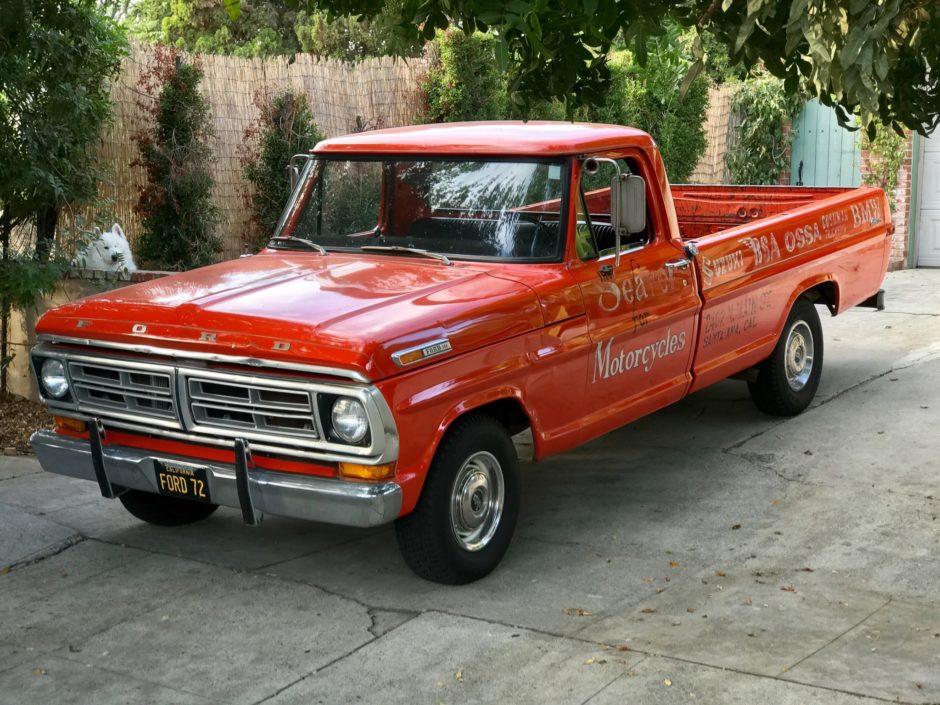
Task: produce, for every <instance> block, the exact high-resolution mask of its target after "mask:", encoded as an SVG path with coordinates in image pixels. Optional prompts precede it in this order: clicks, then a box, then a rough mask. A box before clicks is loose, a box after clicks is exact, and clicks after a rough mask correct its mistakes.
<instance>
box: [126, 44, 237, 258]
mask: <svg viewBox="0 0 940 705" xmlns="http://www.w3.org/2000/svg"><path fill="white" fill-rule="evenodd" d="M201 80H202V69H200V68H199V66H198V64H191V63H185V62H184V61H183V60H182V59H181V57H180V55H179V54H178V53H176V52H175V51H173V50H168V49H161V48H159V47H158V48H157V52H156V56H155V61H154V67H153V68H152V69H151V70H150V71H148V72H147V73H145V74H144V75H143V76H141V78H140V86H141V88H142V89H143V92H144V93H145V94H146V95H148V96H150V97H151V98H153V101H152V102H151V103H150V104H146V103H142V107H144V109H145V110H147V111H148V112H149V113H150V116H151V119H152V121H153V124H152V126H151V127H149V128H145V129H142V130H140V131H139V132H137V133H136V134H135V135H134V136H133V139H134V141H135V142H136V143H137V147H138V149H139V150H140V160H139V161H138V162H137V163H138V164H140V165H142V166H143V167H144V169H146V171H147V185H146V186H144V187H142V188H141V189H140V197H139V199H138V202H137V206H136V208H135V210H136V211H137V213H139V214H140V216H141V218H142V220H143V233H142V234H141V236H140V239H139V240H138V243H137V254H138V259H139V261H140V262H141V263H142V264H143V265H144V266H145V267H150V268H154V269H167V270H180V269H188V268H190V267H199V266H202V265H205V264H210V263H212V262H213V261H214V260H215V255H216V253H217V252H218V251H219V249H221V241H220V240H219V238H218V237H217V236H216V234H215V227H216V225H217V223H218V220H219V214H218V209H217V208H216V207H215V206H214V205H213V204H212V196H211V192H212V174H211V173H210V172H209V164H210V163H211V161H212V150H211V149H210V148H209V145H208V140H209V138H210V137H211V135H212V130H211V126H210V123H209V104H208V103H207V102H206V99H205V98H204V97H203V96H202V94H201V93H200V92H199V82H200V81H201Z"/></svg>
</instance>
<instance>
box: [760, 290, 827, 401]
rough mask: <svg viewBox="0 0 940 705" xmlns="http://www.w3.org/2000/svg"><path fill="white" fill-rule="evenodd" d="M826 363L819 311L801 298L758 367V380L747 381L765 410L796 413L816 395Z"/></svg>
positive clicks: (794, 305)
mask: <svg viewBox="0 0 940 705" xmlns="http://www.w3.org/2000/svg"><path fill="white" fill-rule="evenodd" d="M822 366H823V333H822V325H820V323H819V313H817V311H816V307H815V306H814V305H813V304H812V303H811V302H810V301H808V300H807V299H797V301H796V303H795V304H793V308H792V310H791V311H790V315H789V316H788V317H787V322H786V324H785V325H784V326H783V331H782V332H781V333H780V339H779V340H778V341H777V346H776V347H775V348H774V351H773V353H772V354H771V356H770V357H769V358H767V359H766V360H765V361H764V362H763V363H762V364H761V366H760V367H759V368H758V374H757V381H756V382H749V383H748V385H747V388H748V391H749V392H750V393H751V399H753V400H754V403H755V404H756V405H757V408H758V409H760V410H761V411H763V412H764V413H765V414H772V415H773V416H796V415H797V414H799V413H800V412H801V411H803V410H804V409H806V407H808V406H809V405H810V403H811V402H812V401H813V398H814V397H815V396H816V389H817V388H818V387H819V378H820V377H821V376H822ZM807 367H808V369H807Z"/></svg>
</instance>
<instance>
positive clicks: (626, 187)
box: [610, 174, 646, 266]
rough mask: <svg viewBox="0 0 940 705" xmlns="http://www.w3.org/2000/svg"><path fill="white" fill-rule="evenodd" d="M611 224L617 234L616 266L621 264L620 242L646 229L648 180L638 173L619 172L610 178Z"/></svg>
mask: <svg viewBox="0 0 940 705" xmlns="http://www.w3.org/2000/svg"><path fill="white" fill-rule="evenodd" d="M610 224H611V225H613V227H614V232H615V233H616V236H617V244H616V247H617V254H616V257H615V259H614V266H619V265H620V242H621V240H622V239H623V238H624V237H626V236H628V235H632V234H634V233H641V232H643V231H644V230H645V229H646V182H645V181H644V180H643V177H642V176H637V175H636V174H617V175H616V176H614V177H613V178H612V179H611V180H610Z"/></svg>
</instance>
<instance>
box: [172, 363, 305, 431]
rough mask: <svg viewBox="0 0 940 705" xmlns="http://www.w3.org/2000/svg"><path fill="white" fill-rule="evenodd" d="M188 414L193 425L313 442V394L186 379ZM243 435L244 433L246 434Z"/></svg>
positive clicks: (242, 382)
mask: <svg viewBox="0 0 940 705" xmlns="http://www.w3.org/2000/svg"><path fill="white" fill-rule="evenodd" d="M186 389H187V392H188V394H187V399H188V404H189V411H190V413H191V414H192V419H193V421H194V422H195V424H196V425H197V426H210V427H213V428H220V429H233V430H239V431H249V432H252V431H254V432H257V433H262V434H276V435H282V436H295V437H301V438H305V439H316V438H318V437H319V435H318V433H317V423H316V398H315V397H316V395H315V394H314V393H313V392H312V391H309V390H306V389H296V388H283V387H277V386H273V385H267V384H264V383H260V382H256V381H250V382H249V381H247V380H239V381H237V382H230V381H226V380H225V379H217V378H202V377H187V378H186ZM246 435H247V434H246Z"/></svg>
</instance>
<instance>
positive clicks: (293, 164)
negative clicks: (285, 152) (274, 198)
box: [287, 154, 314, 192]
mask: <svg viewBox="0 0 940 705" xmlns="http://www.w3.org/2000/svg"><path fill="white" fill-rule="evenodd" d="M313 159H314V156H313V155H312V154H295V155H294V156H292V157H291V158H290V160H289V161H288V162H287V178H288V180H289V181H290V190H291V192H293V190H294V187H296V186H297V182H298V181H299V180H300V169H301V166H300V165H301V164H306V163H307V162H309V161H313Z"/></svg>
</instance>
